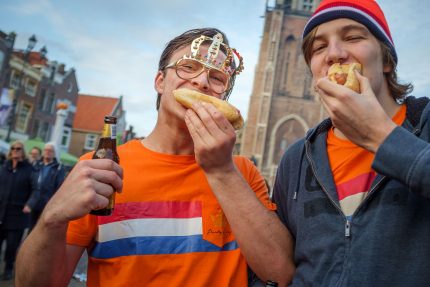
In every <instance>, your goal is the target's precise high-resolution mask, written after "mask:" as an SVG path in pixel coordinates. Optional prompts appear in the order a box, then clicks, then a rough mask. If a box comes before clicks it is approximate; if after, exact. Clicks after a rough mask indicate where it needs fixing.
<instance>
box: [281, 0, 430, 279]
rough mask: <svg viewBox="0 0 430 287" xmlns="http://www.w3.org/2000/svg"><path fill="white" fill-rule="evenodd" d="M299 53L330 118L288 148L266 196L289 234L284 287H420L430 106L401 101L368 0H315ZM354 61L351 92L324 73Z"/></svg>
mask: <svg viewBox="0 0 430 287" xmlns="http://www.w3.org/2000/svg"><path fill="white" fill-rule="evenodd" d="M302 51H303V54H304V56H305V60H306V63H307V64H308V66H309V67H310V70H311V72H312V75H313V79H314V84H315V88H316V91H317V93H318V95H319V97H320V98H321V102H322V104H323V106H324V107H325V109H326V111H327V113H328V115H329V119H326V120H324V121H323V122H322V123H320V124H319V125H318V126H317V127H316V128H314V129H312V130H310V131H309V132H308V134H307V135H306V137H305V138H304V139H302V140H300V141H299V142H297V143H296V144H294V145H292V146H291V147H290V148H289V149H288V151H287V152H286V154H285V155H284V156H283V159H282V161H281V163H280V165H279V168H278V174H277V179H276V183H275V186H274V199H275V203H276V204H277V208H278V214H279V217H280V218H281V220H282V221H283V222H284V224H285V225H286V226H287V227H288V228H289V230H290V232H291V233H292V235H293V237H294V239H295V247H294V260H295V264H296V273H295V275H294V278H293V281H292V284H291V286H381V287H382V286H428V284H429V282H430V272H428V260H429V259H428V255H429V254H430V245H429V244H428V242H429V240H430V228H429V224H430V193H429V191H430V168H429V167H430V144H429V141H430V123H429V120H428V117H429V116H430V105H429V104H428V102H429V99H428V98H420V99H416V98H414V97H406V96H407V94H408V93H409V92H410V91H411V89H412V86H411V85H410V84H400V83H399V82H398V80H397V73H396V66H397V54H396V50H395V47H394V43H393V40H392V38H391V34H390V30H389V28H388V23H387V21H386V19H385V16H384V14H383V12H382V10H381V9H380V7H379V5H378V4H377V3H376V1H374V0H323V1H322V2H321V3H320V5H319V7H318V8H317V9H316V11H315V12H314V14H313V15H312V17H311V18H310V20H309V21H308V23H307V24H306V26H305V29H304V33H303V45H302ZM351 63H359V64H361V65H362V67H363V75H360V74H359V73H358V72H357V71H355V75H356V77H357V78H358V80H359V84H360V91H359V92H355V91H353V90H351V89H349V88H347V87H345V86H343V85H340V84H337V83H333V82H331V81H330V80H329V78H328V77H327V76H328V75H327V74H328V70H329V68H330V67H331V66H332V65H333V64H351Z"/></svg>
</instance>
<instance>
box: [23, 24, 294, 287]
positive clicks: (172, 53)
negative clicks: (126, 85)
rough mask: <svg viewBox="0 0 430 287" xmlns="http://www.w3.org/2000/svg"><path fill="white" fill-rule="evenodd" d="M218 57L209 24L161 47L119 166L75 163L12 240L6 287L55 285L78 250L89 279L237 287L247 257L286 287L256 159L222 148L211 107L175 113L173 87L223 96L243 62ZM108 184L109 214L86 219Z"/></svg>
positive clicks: (221, 49) (285, 252)
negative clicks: (151, 91) (138, 136)
mask: <svg viewBox="0 0 430 287" xmlns="http://www.w3.org/2000/svg"><path fill="white" fill-rule="evenodd" d="M215 38H216V39H217V42H215ZM220 39H221V42H220ZM220 43H221V44H220ZM210 48H211V49H212V50H211V51H214V53H209V52H208V50H209V49H210ZM229 55H231V56H234V55H238V54H236V53H235V52H234V51H233V50H232V49H231V48H230V47H229V46H228V42H227V39H226V37H225V35H224V34H223V33H222V32H221V31H219V30H217V29H212V28H210V29H195V30H190V31H187V32H185V33H183V34H182V35H179V36H178V37H176V38H175V39H173V40H172V41H170V42H169V43H168V44H167V46H166V48H165V50H164V51H163V53H162V55H161V58H160V62H159V70H158V72H157V74H156V76H155V81H154V85H155V89H156V91H157V93H158V99H157V109H158V119H157V124H156V126H155V128H154V130H153V131H152V132H151V133H150V135H149V136H147V137H146V138H145V139H144V140H141V141H140V140H133V141H130V142H128V143H127V144H124V145H122V146H119V147H118V153H119V157H120V162H121V166H119V165H117V164H115V163H114V162H112V161H110V160H102V159H100V160H81V161H80V162H79V163H78V164H77V165H76V167H75V168H74V169H73V170H72V172H71V173H70V174H69V176H68V177H67V179H66V181H65V182H64V184H63V185H62V187H61V188H60V189H59V191H58V192H57V193H56V195H55V196H54V197H53V198H52V200H51V201H50V202H49V203H48V205H47V206H46V208H45V211H44V212H43V214H42V216H41V218H40V220H39V223H38V225H36V227H35V229H34V230H33V232H32V233H31V234H30V236H29V237H28V239H27V240H26V241H25V242H24V244H23V246H22V248H21V251H20V254H19V259H18V264H17V286H65V285H66V284H67V282H68V281H69V280H70V277H71V275H72V272H73V270H74V267H75V265H76V263H77V262H78V260H79V258H80V256H81V254H82V252H83V251H84V249H87V251H88V253H89V267H88V286H146V287H148V286H154V287H159V286H178V287H179V286H181V287H182V286H205V287H210V286H213V287H219V286H231V287H238V286H247V264H248V265H249V266H250V267H251V268H252V269H253V270H254V271H255V273H256V274H257V275H258V276H259V277H260V278H261V279H262V280H269V279H270V280H275V281H277V282H279V283H280V286H284V285H286V284H287V282H288V281H289V280H290V278H291V276H292V273H293V271H294V267H293V265H292V264H291V262H292V260H291V250H292V249H291V240H290V235H289V233H288V231H287V229H286V228H285V227H284V226H283V225H282V223H281V222H280V221H279V220H278V219H277V217H276V215H275V213H274V212H273V210H274V208H275V206H273V205H272V204H271V202H270V200H269V198H268V194H267V188H266V186H265V183H264V179H263V178H262V176H261V175H260V174H259V173H258V171H257V170H256V168H255V166H254V165H253V164H252V163H251V162H250V161H249V160H247V159H245V158H243V157H233V156H232V150H233V145H234V142H235V131H234V128H233V127H232V125H231V124H230V123H229V122H228V121H227V119H226V118H225V117H224V116H222V114H221V113H220V112H219V111H218V110H217V109H216V108H215V107H214V106H212V105H210V104H202V103H197V104H195V105H193V107H192V109H186V108H184V107H183V106H182V105H180V104H179V103H178V102H176V101H175V99H174V98H173V95H172V91H174V90H176V89H179V88H188V89H191V90H196V91H199V92H201V93H205V94H207V95H210V96H213V97H217V98H220V99H227V98H228V95H229V93H230V92H231V90H232V88H233V83H234V78H235V76H236V75H237V74H238V73H239V72H240V71H241V68H242V61H241V58H240V57H237V59H236V60H234V58H233V57H230V56H229ZM86 158H89V155H86V156H85V157H84V159H86ZM114 190H118V191H122V192H121V193H119V194H117V196H116V205H115V211H114V213H113V215H112V216H108V217H101V216H99V217H96V216H93V215H88V212H89V211H90V210H92V209H99V208H102V207H104V206H106V205H107V203H108V201H107V197H108V196H109V195H110V194H111V193H112V192H113V191H114ZM239 247H240V249H239ZM245 258H246V261H245Z"/></svg>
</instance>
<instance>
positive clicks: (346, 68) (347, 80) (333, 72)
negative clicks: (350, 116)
mask: <svg viewBox="0 0 430 287" xmlns="http://www.w3.org/2000/svg"><path fill="white" fill-rule="evenodd" d="M354 70H357V71H358V72H359V73H360V74H361V72H362V71H361V64H359V63H351V64H339V63H334V64H333V65H331V66H330V68H329V69H328V79H329V80H330V81H332V82H334V83H337V84H339V85H343V86H345V87H347V88H349V89H351V90H353V91H355V92H357V93H360V82H359V81H358V79H357V77H356V76H355V73H354Z"/></svg>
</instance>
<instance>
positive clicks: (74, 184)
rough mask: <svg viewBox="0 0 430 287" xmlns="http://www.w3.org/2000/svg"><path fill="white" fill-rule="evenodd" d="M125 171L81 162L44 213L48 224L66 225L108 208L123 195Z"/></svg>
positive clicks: (108, 163) (104, 163)
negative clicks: (111, 198) (117, 194)
mask: <svg viewBox="0 0 430 287" xmlns="http://www.w3.org/2000/svg"><path fill="white" fill-rule="evenodd" d="M122 174H123V171H122V168H121V167H120V166H119V165H118V164H117V163H115V162H114V161H112V160H109V159H96V160H82V161H80V162H78V163H77V164H76V166H75V167H74V168H73V170H72V171H71V172H70V174H69V175H68V176H67V178H66V179H65V181H64V183H63V184H62V185H61V187H60V189H59V190H58V191H57V192H56V193H55V195H54V196H53V197H52V199H51V200H50V201H49V202H48V204H47V205H46V207H45V211H44V213H43V215H42V216H43V218H44V220H45V222H47V223H54V224H60V225H61V224H65V223H67V222H69V221H71V220H74V219H78V218H80V217H82V216H84V215H86V214H88V213H89V212H90V211H91V210H94V209H100V208H104V207H106V206H107V205H108V202H109V199H108V197H109V196H110V195H111V194H112V193H113V192H114V191H115V190H116V191H119V192H121V191H122V176H123V175H122Z"/></svg>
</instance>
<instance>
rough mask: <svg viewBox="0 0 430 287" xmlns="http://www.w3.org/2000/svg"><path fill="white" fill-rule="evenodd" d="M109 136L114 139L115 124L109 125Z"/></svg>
mask: <svg viewBox="0 0 430 287" xmlns="http://www.w3.org/2000/svg"><path fill="white" fill-rule="evenodd" d="M110 138H111V139H116V125H110Z"/></svg>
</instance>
